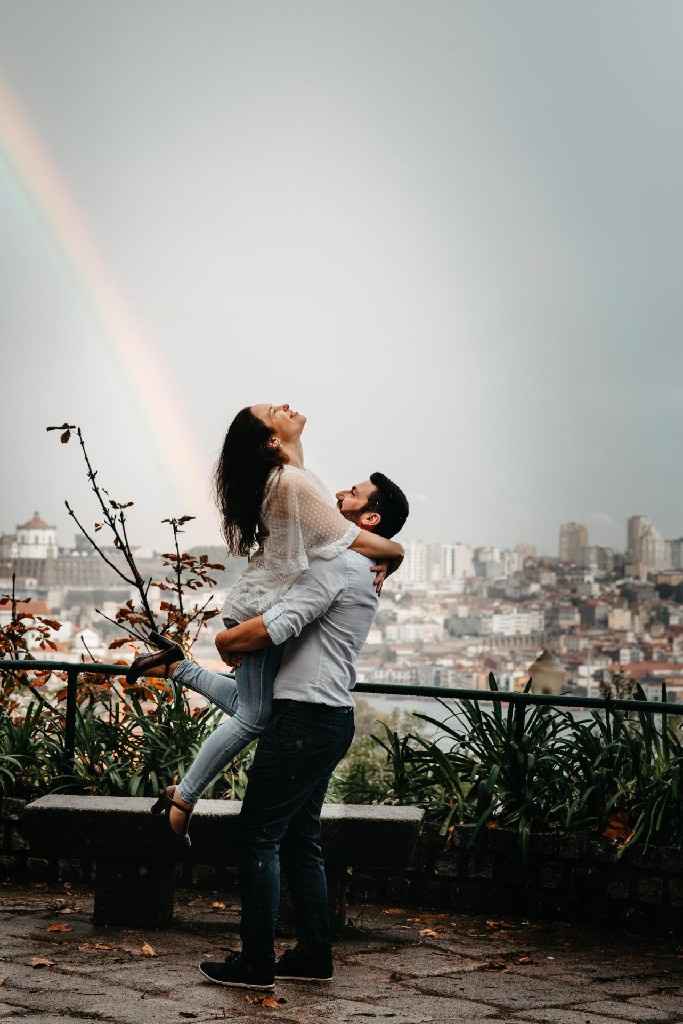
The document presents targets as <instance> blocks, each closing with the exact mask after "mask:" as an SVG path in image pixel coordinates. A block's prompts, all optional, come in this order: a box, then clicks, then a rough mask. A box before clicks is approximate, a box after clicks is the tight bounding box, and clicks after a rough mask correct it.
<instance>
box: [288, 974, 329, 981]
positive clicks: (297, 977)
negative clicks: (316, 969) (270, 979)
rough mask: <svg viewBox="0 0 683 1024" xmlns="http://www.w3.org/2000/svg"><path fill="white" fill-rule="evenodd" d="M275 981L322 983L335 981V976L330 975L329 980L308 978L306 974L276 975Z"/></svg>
mask: <svg viewBox="0 0 683 1024" xmlns="http://www.w3.org/2000/svg"><path fill="white" fill-rule="evenodd" d="M275 980H276V981H322V982H330V981H332V980H333V975H330V976H329V978H308V977H306V975H304V974H276V975H275Z"/></svg>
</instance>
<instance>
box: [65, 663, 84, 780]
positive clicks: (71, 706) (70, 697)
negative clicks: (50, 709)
mask: <svg viewBox="0 0 683 1024" xmlns="http://www.w3.org/2000/svg"><path fill="white" fill-rule="evenodd" d="M80 669H81V666H80V665H70V666H69V668H68V669H67V678H66V722H65V725H64V774H65V775H73V770H74V762H75V757H76V694H77V688H78V675H79V672H80Z"/></svg>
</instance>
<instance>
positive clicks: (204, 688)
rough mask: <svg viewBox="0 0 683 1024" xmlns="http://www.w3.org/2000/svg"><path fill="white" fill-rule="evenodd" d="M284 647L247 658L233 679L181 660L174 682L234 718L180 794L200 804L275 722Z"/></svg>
mask: <svg viewBox="0 0 683 1024" xmlns="http://www.w3.org/2000/svg"><path fill="white" fill-rule="evenodd" d="M281 659H282V647H266V648H265V649H264V650H262V651H252V652H251V653H250V654H245V655H244V657H243V658H242V664H241V665H240V666H239V668H238V669H237V671H236V672H235V675H234V677H233V676H226V675H222V674H221V673H219V672H209V670H208V669H205V668H200V667H199V665H195V663H194V662H192V661H181V663H180V665H178V667H177V669H176V670H175V672H174V673H173V680H174V682H176V683H180V684H181V686H187V687H188V689H190V690H194V691H195V693H200V694H201V695H202V696H203V697H206V699H207V700H209V701H211V703H212V704H215V705H216V706H217V707H219V708H220V709H221V711H224V712H225V713H226V715H230V716H231V717H230V718H229V719H228V720H227V721H226V722H222V723H221V724H220V725H219V726H218V728H217V729H214V731H213V732H212V733H211V735H210V736H208V737H207V739H205V740H204V742H203V743H202V745H201V747H200V748H199V753H198V754H197V756H196V757H195V759H194V761H193V762H192V764H191V765H190V767H189V768H188V770H187V773H186V775H185V778H184V779H183V780H182V781H181V782H180V784H179V785H178V793H179V795H180V796H181V797H182V798H183V800H187V801H188V802H189V803H191V804H194V803H196V802H197V800H198V799H199V797H200V796H201V795H202V793H203V792H204V790H205V789H206V787H207V786H208V784H209V783H210V782H211V780H212V779H213V778H215V776H216V775H218V774H219V772H221V771H222V770H223V768H225V766H226V765H227V764H228V763H229V762H230V761H232V759H233V757H235V755H236V754H239V752H240V750H243V749H244V747H246V746H247V744H248V743H251V741H252V740H253V739H256V737H257V736H259V735H260V734H261V733H262V732H263V730H264V728H265V727H266V725H267V724H268V722H269V721H270V713H271V705H272V700H273V683H274V681H275V676H276V675H277V671H278V669H279V667H280V661H281Z"/></svg>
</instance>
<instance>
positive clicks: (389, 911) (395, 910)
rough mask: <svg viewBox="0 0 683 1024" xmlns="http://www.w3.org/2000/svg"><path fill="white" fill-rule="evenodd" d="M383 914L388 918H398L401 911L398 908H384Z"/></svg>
mask: <svg viewBox="0 0 683 1024" xmlns="http://www.w3.org/2000/svg"><path fill="white" fill-rule="evenodd" d="M384 913H385V914H388V915H389V916H390V917H399V916H400V915H401V914H402V913H403V911H402V910H401V908H400V907H385V908H384Z"/></svg>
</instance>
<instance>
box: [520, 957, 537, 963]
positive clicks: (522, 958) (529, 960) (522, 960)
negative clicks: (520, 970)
mask: <svg viewBox="0 0 683 1024" xmlns="http://www.w3.org/2000/svg"><path fill="white" fill-rule="evenodd" d="M517 963H518V964H532V963H533V960H532V959H531V957H530V956H520V957H518V958H517Z"/></svg>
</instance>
